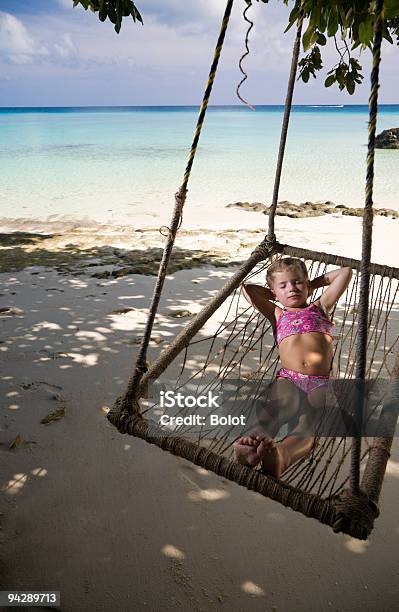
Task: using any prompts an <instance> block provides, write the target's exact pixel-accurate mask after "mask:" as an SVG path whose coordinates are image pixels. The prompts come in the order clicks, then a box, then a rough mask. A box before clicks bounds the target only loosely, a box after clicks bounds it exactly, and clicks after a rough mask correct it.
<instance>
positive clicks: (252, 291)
mask: <svg viewBox="0 0 399 612" xmlns="http://www.w3.org/2000/svg"><path fill="white" fill-rule="evenodd" d="M242 292H243V294H244V297H245V299H246V300H247V301H248V302H249V303H250V304H251V305H252V306H253V307H254V308H256V309H257V310H259V312H260V313H261V314H263V315H264V316H265V317H267V318H268V319H269V321H270V322H271V323H274V322H275V316H274V311H275V309H276V305H275V304H274V303H273V302H272V300H275V299H276V298H275V296H274V294H273V293H272V291H270V289H268V288H267V287H262V286H261V285H247V284H245V285H244V284H243V285H242Z"/></svg>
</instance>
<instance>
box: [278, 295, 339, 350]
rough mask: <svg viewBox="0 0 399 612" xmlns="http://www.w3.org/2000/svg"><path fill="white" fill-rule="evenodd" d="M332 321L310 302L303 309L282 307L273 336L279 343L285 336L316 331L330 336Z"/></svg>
mask: <svg viewBox="0 0 399 612" xmlns="http://www.w3.org/2000/svg"><path fill="white" fill-rule="evenodd" d="M332 328H333V323H332V322H331V321H330V319H329V318H328V317H327V315H325V314H324V312H323V311H322V310H320V308H318V307H317V306H316V304H310V306H307V307H306V308H304V309H303V310H295V311H289V310H286V309H285V308H284V309H283V311H282V313H281V315H280V316H279V318H278V321H277V324H276V331H275V337H276V341H277V344H278V345H279V344H280V343H281V342H282V340H284V338H287V336H293V335H295V334H308V333H310V332H318V333H320V334H327V335H328V336H331V337H332V333H331V332H332Z"/></svg>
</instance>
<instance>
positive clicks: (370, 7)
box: [284, 0, 399, 94]
mask: <svg viewBox="0 0 399 612" xmlns="http://www.w3.org/2000/svg"><path fill="white" fill-rule="evenodd" d="M284 3H285V4H286V5H288V4H289V0H284ZM375 4H376V3H375V0H330V1H329V2H325V1H324V0H295V2H294V7H293V8H292V10H291V13H290V16H289V21H288V26H287V28H286V31H287V30H289V29H290V28H291V27H292V26H293V25H294V24H295V23H297V22H298V20H299V19H300V17H301V15H303V18H304V23H306V26H305V28H304V33H303V35H302V45H303V50H304V51H305V53H306V52H307V54H306V55H305V56H304V57H303V58H302V59H301V60H300V62H299V67H300V73H299V78H302V80H303V81H304V82H307V81H308V80H309V76H310V75H312V76H314V77H315V76H316V72H317V71H318V70H320V69H321V68H322V67H323V63H322V58H321V52H320V46H324V45H325V44H326V40H327V38H333V39H334V43H335V48H336V50H337V54H338V57H339V59H338V62H337V64H336V65H335V66H334V67H333V68H332V69H331V70H329V72H328V73H327V78H326V80H325V83H324V84H325V86H326V87H331V85H333V84H337V85H338V87H339V89H341V90H343V89H346V90H347V92H348V93H349V94H353V93H354V91H355V88H356V85H358V84H360V83H361V82H362V79H363V75H362V74H361V71H362V66H361V64H360V63H359V61H358V60H357V59H356V58H354V57H353V52H354V51H356V50H357V51H358V52H359V55H360V53H361V52H363V51H364V50H365V49H367V48H368V49H371V48H372V42H373V31H374V30H373V28H374V21H375ZM384 7H385V21H384V32H383V36H384V38H385V39H386V40H387V41H388V42H390V43H394V38H396V43H397V44H398V45H399V0H385V3H384Z"/></svg>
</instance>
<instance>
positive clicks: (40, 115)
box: [0, 105, 399, 227]
mask: <svg viewBox="0 0 399 612" xmlns="http://www.w3.org/2000/svg"><path fill="white" fill-rule="evenodd" d="M379 110H380V112H379V118H378V126H377V131H381V130H383V129H387V128H390V127H399V105H382V106H380V109H379ZM197 115H198V108H196V107H117V108H114V107H111V108H108V107H107V108H103V107H98V108H17V109H15V108H2V109H0V158H1V162H0V163H1V175H0V216H1V217H8V218H21V217H24V218H29V219H42V220H45V219H50V220H51V219H53V220H55V219H60V218H63V219H65V218H72V219H86V220H89V219H91V220H95V221H99V222H106V223H114V224H115V223H116V224H125V223H126V224H134V223H135V219H138V218H140V219H141V221H140V223H141V224H143V219H144V220H145V223H144V224H146V225H147V226H154V227H155V226H158V225H159V222H167V220H168V219H169V217H170V214H171V211H172V208H173V196H174V193H175V192H176V191H177V189H178V188H179V186H180V184H181V182H182V177H183V174H184V169H185V166H186V162H187V157H188V153H189V149H190V145H191V141H192V137H193V132H194V129H195V125H196V120H197ZM282 116H283V108H282V107H281V106H259V107H257V109H256V111H251V110H250V109H248V108H246V107H240V106H220V107H210V108H209V109H208V113H207V116H206V120H205V125H204V128H203V132H202V134H201V139H200V144H199V147H198V151H197V156H196V159H195V162H194V166H193V169H192V175H191V178H190V183H189V194H188V199H187V203H186V209H187V210H189V211H191V212H193V213H194V214H195V215H197V217H199V218H201V219H202V220H203V224H204V225H211V224H212V218H213V217H214V215H215V214H216V212H215V211H217V214H218V215H226V216H227V215H229V210H228V209H226V205H227V204H229V203H231V202H237V201H250V202H254V201H257V202H263V203H265V204H269V203H270V200H271V195H272V191H273V180H274V172H275V166H276V159H277V150H278V144H279V138H280V128H281V122H282ZM367 120H368V108H367V106H356V105H352V106H341V105H339V106H338V105H337V106H317V105H308V106H295V107H294V108H293V112H292V115H291V121H290V128H289V134H288V140H287V149H286V157H285V160H284V167H283V174H282V181H281V187H280V196H279V199H280V200H290V201H292V202H294V203H300V202H304V201H308V200H311V201H317V200H332V201H333V202H335V203H336V204H345V205H347V206H363V204H364V185H365V174H366V167H365V162H366V155H367ZM398 194H399V150H377V151H376V160H375V188H374V202H375V206H376V207H389V208H394V209H396V210H399V200H398Z"/></svg>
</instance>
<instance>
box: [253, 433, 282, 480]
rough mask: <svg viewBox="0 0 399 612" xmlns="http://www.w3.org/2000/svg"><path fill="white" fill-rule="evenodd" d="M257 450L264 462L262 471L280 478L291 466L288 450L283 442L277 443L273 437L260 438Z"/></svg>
mask: <svg viewBox="0 0 399 612" xmlns="http://www.w3.org/2000/svg"><path fill="white" fill-rule="evenodd" d="M256 452H257V455H258V458H259V459H260V461H261V462H262V472H264V473H265V474H269V475H270V476H274V478H280V477H281V476H282V474H283V473H284V472H285V470H286V469H287V468H288V467H289V466H290V459H289V456H288V453H287V450H286V449H285V448H284V446H283V445H282V444H276V442H275V441H274V440H273V438H267V437H265V438H264V439H263V440H260V441H259V444H258V447H257V449H256Z"/></svg>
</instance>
